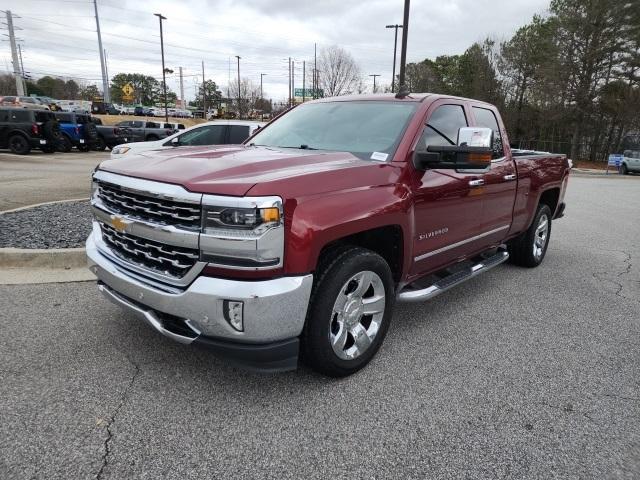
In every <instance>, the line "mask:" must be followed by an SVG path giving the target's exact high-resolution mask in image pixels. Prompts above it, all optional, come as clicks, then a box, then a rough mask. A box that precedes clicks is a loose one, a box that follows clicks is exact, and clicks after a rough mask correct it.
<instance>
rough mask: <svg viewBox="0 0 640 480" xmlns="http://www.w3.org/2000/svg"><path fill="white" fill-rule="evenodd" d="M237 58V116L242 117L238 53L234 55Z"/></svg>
mask: <svg viewBox="0 0 640 480" xmlns="http://www.w3.org/2000/svg"><path fill="white" fill-rule="evenodd" d="M236 58H237V59H238V118H241V117H242V110H241V109H240V98H241V95H240V55H236Z"/></svg>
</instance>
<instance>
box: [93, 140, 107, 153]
mask: <svg viewBox="0 0 640 480" xmlns="http://www.w3.org/2000/svg"><path fill="white" fill-rule="evenodd" d="M106 148H107V144H106V142H105V141H104V138H103V137H102V136H100V137H98V139H97V140H96V143H95V144H94V145H93V149H94V150H95V151H96V152H104V151H105V150H106Z"/></svg>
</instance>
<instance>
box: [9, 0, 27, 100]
mask: <svg viewBox="0 0 640 480" xmlns="http://www.w3.org/2000/svg"><path fill="white" fill-rule="evenodd" d="M6 14H7V28H8V30H9V43H10V44H11V60H12V61H13V74H14V75H15V77H16V91H17V92H18V96H19V97H22V96H24V84H23V83H22V75H20V64H19V62H18V50H17V48H16V34H15V32H14V31H13V17H12V16H11V11H10V10H7V12H6Z"/></svg>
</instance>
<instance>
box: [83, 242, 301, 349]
mask: <svg viewBox="0 0 640 480" xmlns="http://www.w3.org/2000/svg"><path fill="white" fill-rule="evenodd" d="M95 235H99V233H98V232H96V231H94V232H93V233H92V235H91V236H90V237H89V238H88V239H87V244H86V249H87V257H88V264H89V268H90V269H91V271H93V272H94V273H95V274H96V276H97V277H98V284H99V289H100V290H101V292H102V293H103V294H104V295H105V296H106V297H107V298H108V299H109V300H110V301H112V302H114V303H116V304H118V305H120V306H121V307H123V308H124V309H125V310H127V311H129V312H131V313H133V314H135V315H136V316H138V317H141V318H142V319H144V320H145V321H146V322H147V323H148V324H149V325H151V326H152V327H153V328H154V329H155V330H157V331H158V332H160V333H161V334H163V335H165V336H167V337H169V338H172V339H173V340H176V341H179V342H181V343H187V344H188V343H192V342H196V343H197V341H198V340H200V341H201V342H200V343H202V341H204V343H206V342H208V341H213V342H215V341H227V342H234V343H236V344H266V343H269V342H278V341H283V340H288V339H292V338H294V337H297V336H299V335H300V333H301V332H302V327H303V325H304V321H305V317H306V313H307V307H308V304H309V298H310V296H311V286H312V284H313V276H312V275H311V274H309V275H303V276H297V277H281V278H276V279H272V280H264V281H238V280H225V279H220V278H213V277H205V276H199V277H197V278H195V280H194V281H193V282H192V283H191V284H190V285H189V286H187V287H186V288H185V289H184V290H176V289H175V287H170V286H167V289H164V288H163V287H162V285H159V284H158V283H157V282H155V281H153V280H151V279H150V280H149V282H146V281H145V279H144V278H143V277H142V276H140V275H138V274H136V273H135V272H131V271H129V270H127V269H126V267H125V266H123V265H122V264H119V263H116V262H115V261H113V260H112V259H111V258H110V256H109V253H108V252H105V251H101V249H100V248H99V247H98V246H97V245H96V241H95V239H94V236H95ZM99 242H100V240H99V239H98V243H99ZM224 300H236V301H242V302H244V312H243V313H244V331H243V332H238V331H236V330H235V329H234V328H233V327H231V325H229V323H228V322H227V321H226V320H225V318H224V316H223V310H222V309H223V301H224ZM176 322H178V324H179V328H175V325H176Z"/></svg>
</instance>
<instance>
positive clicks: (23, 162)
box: [0, 150, 110, 211]
mask: <svg viewBox="0 0 640 480" xmlns="http://www.w3.org/2000/svg"><path fill="white" fill-rule="evenodd" d="M109 155H110V153H109V151H106V152H79V151H76V150H73V151H71V152H69V153H60V152H57V153H52V154H47V153H43V152H41V151H39V150H33V151H32V152H31V153H30V154H29V155H14V154H12V153H8V152H4V151H0V211H3V210H11V209H14V208H20V207H24V206H27V205H33V204H36V203H42V202H51V201H56V200H69V199H75V198H89V194H90V191H91V172H92V171H93V169H94V168H95V166H96V165H97V164H98V163H100V162H101V161H103V160H107V159H108V158H109Z"/></svg>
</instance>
